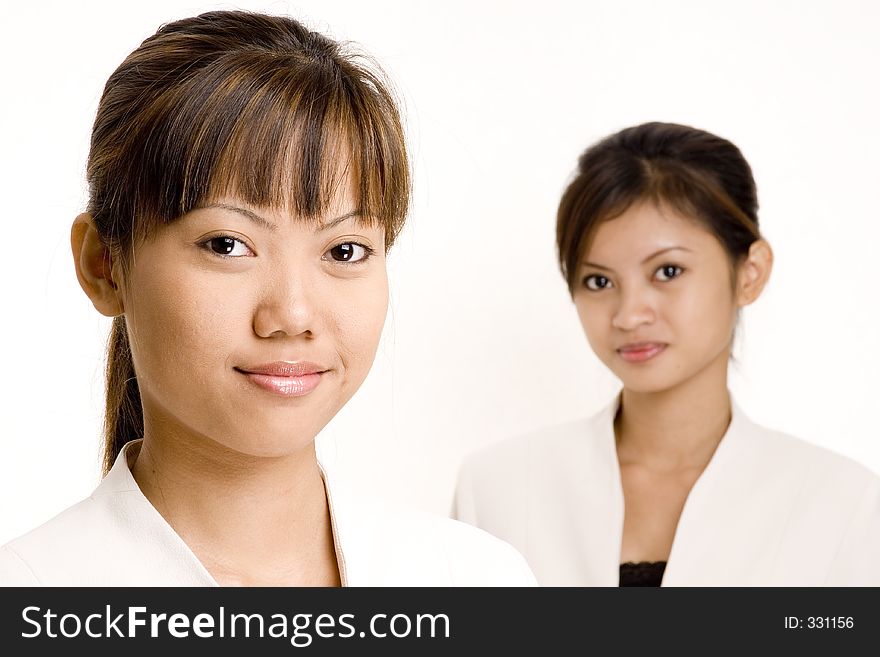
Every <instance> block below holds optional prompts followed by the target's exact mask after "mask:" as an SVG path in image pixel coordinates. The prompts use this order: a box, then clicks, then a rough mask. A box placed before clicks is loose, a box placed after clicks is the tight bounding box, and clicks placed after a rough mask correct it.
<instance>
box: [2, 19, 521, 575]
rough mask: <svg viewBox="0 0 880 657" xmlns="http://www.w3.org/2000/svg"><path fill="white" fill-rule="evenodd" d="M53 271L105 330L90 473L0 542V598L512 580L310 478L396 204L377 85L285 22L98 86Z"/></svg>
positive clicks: (399, 171)
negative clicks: (66, 242)
mask: <svg viewBox="0 0 880 657" xmlns="http://www.w3.org/2000/svg"><path fill="white" fill-rule="evenodd" d="M87 175H88V182H89V188H90V200H89V205H88V211H87V212H86V213H84V214H81V215H80V216H78V217H77V218H76V220H75V221H74V224H73V228H72V231H71V245H72V249H73V257H74V262H75V265H76V272H77V276H78V279H79V282H80V285H81V286H82V288H83V290H84V291H85V293H86V294H87V295H88V296H89V298H90V299H91V301H92V303H93V304H94V306H95V308H96V309H97V310H98V311H99V312H101V313H102V314H104V315H106V316H110V317H113V318H114V320H113V327H112V332H111V336H110V343H109V350H108V361H107V403H106V418H105V450H104V471H105V474H106V476H105V478H104V479H103V481H102V482H101V484H100V485H99V486H98V488H97V489H96V490H95V492H94V493H93V494H92V495H91V496H90V497H89V498H88V499H86V500H83V501H82V502H80V503H79V504H77V505H76V506H73V507H71V508H70V509H68V510H67V511H64V512H63V513H61V514H60V515H59V516H57V517H56V518H54V519H52V520H50V521H49V522H48V523H46V524H44V525H43V526H41V527H39V528H37V529H36V530H34V531H32V532H30V533H29V534H27V535H25V536H23V537H21V538H18V539H16V540H14V541H12V542H10V543H9V544H7V545H6V546H4V547H3V548H2V549H0V583H3V584H20V585H38V584H39V585H53V586H59V585H61V586H67V585H94V586H132V585H144V586H156V585H172V586H173V585H202V586H205V585H218V584H220V585H260V586H267V585H284V586H290V585H316V586H338V585H508V584H510V585H518V584H528V583H529V582H530V581H533V580H532V578H531V574H530V573H529V571H528V568H527V566H526V565H525V563H524V561H523V560H522V558H521V557H520V556H519V555H518V554H516V552H515V551H514V550H513V549H512V548H510V547H509V546H507V545H505V544H503V543H502V542H501V541H498V540H497V539H494V538H492V537H490V536H488V535H487V534H485V533H484V532H478V531H475V530H474V529H473V528H470V527H467V526H465V525H463V524H461V523H452V522H449V521H448V520H445V519H442V518H432V517H430V516H422V515H418V514H402V515H399V514H395V513H392V512H390V511H386V510H384V509H380V508H377V507H376V506H375V505H370V504H369V503H368V502H366V501H364V500H361V499H360V496H358V498H357V499H355V496H354V495H353V494H352V493H351V492H346V491H345V490H344V488H343V487H342V486H341V485H340V483H339V482H336V481H333V480H332V479H331V478H328V476H327V473H325V472H324V471H323V469H322V468H321V465H320V464H319V462H318V460H317V457H316V454H315V447H314V439H315V436H316V434H317V433H318V432H319V431H320V430H321V428H322V427H324V425H325V424H326V423H327V422H328V421H329V420H330V419H331V418H332V417H333V416H334V415H335V414H336V413H337V411H339V409H340V408H341V407H342V406H343V405H344V404H345V403H346V402H347V401H348V400H349V399H350V398H351V396H352V395H353V394H354V393H355V391H356V390H357V389H358V387H359V386H360V385H361V383H362V382H363V380H364V378H365V377H366V375H367V373H368V371H369V369H370V366H371V364H372V362H373V358H374V355H375V352H376V349H377V346H378V342H379V337H380V333H381V330H382V325H383V323H384V320H385V315H386V310H387V304H388V289H387V278H386V264H385V254H386V252H387V250H388V249H389V248H390V247H391V245H392V243H393V242H394V239H395V237H396V236H397V234H398V232H399V231H400V229H401V227H402V224H403V221H404V218H405V215H406V211H407V207H408V202H409V170H408V163H407V155H406V149H405V144H404V140H403V132H402V129H401V124H400V119H399V116H398V111H397V108H396V106H395V103H394V101H393V98H392V96H391V95H390V93H389V91H388V90H387V87H386V83H385V82H384V80H383V78H382V77H381V76H380V75H379V74H378V73H377V72H375V71H373V70H372V69H371V68H370V67H369V66H368V63H367V62H366V61H365V60H364V59H363V58H361V57H358V56H356V55H354V54H352V53H350V52H348V51H347V50H346V48H344V47H343V46H341V45H340V44H338V43H336V42H334V41H332V40H330V39H328V38H326V37H324V36H322V35H319V34H316V33H314V32H310V31H308V30H307V29H305V28H304V27H303V26H302V25H300V24H299V23H297V22H296V21H293V20H291V19H287V18H282V17H274V16H265V15H260V14H251V13H244V12H211V13H207V14H203V15H201V16H198V17H195V18H190V19H184V20H179V21H176V22H173V23H170V24H168V25H165V26H163V27H162V28H160V29H159V31H158V32H157V33H156V34H155V35H154V36H152V37H150V38H148V39H147V40H146V41H144V43H143V44H142V45H141V46H140V47H139V48H137V49H136V50H135V51H134V52H133V53H132V54H131V55H130V56H129V57H128V58H127V59H126V60H125V61H124V62H123V63H122V65H121V66H120V67H119V68H118V69H117V70H116V72H115V73H114V74H113V75H112V76H111V77H110V79H109V81H108V82H107V85H106V87H105V90H104V95H103V97H102V99H101V102H100V106H99V109H98V113H97V117H96V120H95V126H94V130H93V134H92V143H91V151H90V155H89V161H88V169H87Z"/></svg>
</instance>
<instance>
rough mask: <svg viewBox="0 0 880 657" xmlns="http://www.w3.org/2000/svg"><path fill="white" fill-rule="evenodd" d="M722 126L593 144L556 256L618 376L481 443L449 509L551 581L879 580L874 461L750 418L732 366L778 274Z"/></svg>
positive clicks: (632, 131) (570, 191)
mask: <svg viewBox="0 0 880 657" xmlns="http://www.w3.org/2000/svg"><path fill="white" fill-rule="evenodd" d="M757 209H758V201H757V194H756V188H755V182H754V180H753V178H752V173H751V169H750V167H749V165H748V163H747V162H746V160H745V159H744V158H743V156H742V154H741V153H740V151H739V150H738V149H737V148H736V147H735V146H734V145H733V144H731V143H730V142H728V141H726V140H724V139H721V138H719V137H717V136H715V135H712V134H709V133H707V132H704V131H702V130H697V129H694V128H690V127H687V126H682V125H675V124H668V123H648V124H644V125H639V126H635V127H632V128H628V129H626V130H623V131H621V132H619V133H617V134H614V135H611V136H610V137H608V138H606V139H604V140H602V141H600V142H599V143H597V144H595V145H593V146H592V147H590V148H589V149H587V150H586V151H585V152H584V153H583V155H582V156H581V158H580V162H579V167H578V171H577V174H576V176H575V178H574V180H573V181H572V182H571V184H570V185H569V186H568V188H567V190H566V191H565V193H564V195H563V197H562V200H561V202H560V205H559V212H558V218H557V246H558V252H559V260H560V266H561V269H562V274H563V276H564V278H565V280H566V282H567V283H568V288H569V291H570V293H571V296H572V299H573V301H574V303H575V305H576V307H577V311H578V315H579V317H580V320H581V323H582V325H583V328H584V331H585V333H586V336H587V339H588V341H589V343H590V346H591V347H592V349H593V351H594V352H595V353H596V355H597V356H598V357H599V359H600V360H601V361H602V362H603V363H604V364H605V365H606V366H607V367H608V368H609V369H610V370H611V371H612V372H613V373H614V374H615V375H616V376H617V377H618V378H619V379H620V380H621V382H622V384H623V388H622V390H621V391H620V393H619V394H618V395H617V396H616V397H615V398H614V400H613V401H612V402H611V403H610V404H609V405H608V406H607V407H606V408H605V409H604V410H603V411H601V412H600V413H598V414H597V415H595V416H594V417H592V418H590V419H586V420H582V421H579V422H574V423H570V424H566V425H561V426H557V427H552V428H549V429H547V430H545V431H541V432H538V433H536V434H533V435H528V436H523V437H519V438H516V439H512V440H509V441H506V442H502V443H500V444H498V445H494V446H491V447H489V448H486V449H484V450H482V451H480V452H478V453H477V454H475V455H474V456H472V457H471V458H470V459H469V460H468V461H467V462H466V463H465V465H464V466H463V468H462V470H461V474H460V479H459V485H458V489H457V492H456V501H455V514H456V516H457V517H458V518H460V519H463V520H466V521H468V522H471V523H473V524H475V525H477V526H479V527H482V528H484V529H486V530H488V531H490V532H492V533H493V534H495V535H496V536H499V537H501V538H503V539H505V540H507V541H509V542H510V543H512V544H513V545H514V546H515V547H517V548H518V549H519V550H520V551H521V552H522V553H523V554H524V555H525V556H526V559H527V560H528V561H529V564H530V565H531V567H532V569H533V571H534V572H535V574H536V576H537V578H538V582H539V583H540V584H542V585H556V586H559V585H563V586H564V585H582V586H617V585H644V586H650V585H660V584H661V583H662V584H663V585H664V586H673V585H680V586H681V585H683V586H702V585H741V586H769V585H789V586H822V585H843V586H849V585H880V574H878V573H880V571H878V569H877V568H876V560H877V557H878V556H880V478H878V477H877V476H875V475H874V474H872V473H871V472H869V471H868V470H867V469H865V468H864V467H862V466H860V465H859V464H857V463H855V462H853V461H851V460H850V459H847V458H844V457H842V456H839V455H837V454H834V453H832V452H830V451H827V450H825V449H821V448H819V447H816V446H813V445H810V444H808V443H806V442H803V441H801V440H798V439H796V438H792V437H790V436H787V435H784V434H781V433H779V432H776V431H772V430H770V429H766V428H764V427H761V426H758V425H757V424H755V423H753V422H751V421H750V420H749V419H748V418H747V417H746V416H745V415H744V414H743V412H742V410H741V409H740V408H739V407H738V406H737V405H736V403H735V401H733V400H732V399H731V397H730V393H729V391H728V388H727V369H728V362H729V360H730V356H731V347H732V344H733V339H734V332H735V327H736V323H737V319H738V317H739V312H740V309H741V308H742V307H744V306H746V305H748V304H750V303H752V302H753V301H755V299H757V298H758V296H759V295H760V294H761V291H762V289H763V288H764V285H765V283H766V282H767V279H768V277H769V276H770V270H771V266H772V262H773V257H772V252H771V249H770V246H769V245H768V244H767V242H766V241H765V240H764V239H763V238H762V237H761V234H760V232H759V230H758V215H757Z"/></svg>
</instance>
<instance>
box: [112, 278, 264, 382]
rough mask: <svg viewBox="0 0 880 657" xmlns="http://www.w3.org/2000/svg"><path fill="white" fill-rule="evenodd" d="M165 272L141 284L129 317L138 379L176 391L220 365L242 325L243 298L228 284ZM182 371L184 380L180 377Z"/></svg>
mask: <svg viewBox="0 0 880 657" xmlns="http://www.w3.org/2000/svg"><path fill="white" fill-rule="evenodd" d="M166 271H167V273H166V275H164V276H160V275H152V276H148V277H147V276H145V277H141V278H140V279H139V280H138V281H137V288H136V291H135V293H134V294H133V295H132V303H131V304H130V305H129V306H128V307H127V313H126V315H127V319H128V321H129V330H130V332H131V334H132V338H133V342H136V344H133V345H132V349H133V351H134V352H136V353H135V365H136V367H138V368H139V371H138V378H139V379H143V380H144V382H145V383H148V382H150V381H162V383H161V384H160V385H163V386H173V385H174V384H173V382H174V381H189V382H191V381H192V380H194V379H195V380H202V379H204V378H206V377H207V376H208V374H207V373H208V371H209V369H211V368H213V367H214V366H215V365H216V364H217V363H218V362H219V363H221V364H222V362H223V360H224V358H225V357H226V355H227V354H229V353H230V349H229V348H228V344H229V343H230V342H231V340H232V339H233V337H234V336H235V335H236V329H237V325H240V324H241V318H239V317H238V314H237V310H236V306H237V305H241V304H236V300H237V299H240V298H241V296H242V294H241V293H240V291H238V290H236V288H235V286H234V285H229V284H228V283H227V284H224V285H223V286H222V287H221V286H219V285H217V284H216V281H210V280H206V278H201V277H199V276H198V275H192V274H190V275H186V273H185V272H176V271H175V270H166ZM212 283H213V284H212ZM245 326H247V324H245ZM181 371H184V372H185V373H186V375H185V376H183V377H180V376H178V373H179V372H181ZM148 384H149V383H148Z"/></svg>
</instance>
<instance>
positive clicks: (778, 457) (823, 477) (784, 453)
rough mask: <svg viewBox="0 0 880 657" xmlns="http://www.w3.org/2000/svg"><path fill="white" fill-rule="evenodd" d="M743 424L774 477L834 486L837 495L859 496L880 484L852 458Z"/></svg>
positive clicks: (807, 484) (753, 447)
mask: <svg viewBox="0 0 880 657" xmlns="http://www.w3.org/2000/svg"><path fill="white" fill-rule="evenodd" d="M744 425H745V429H744V434H745V437H746V442H747V447H748V450H749V451H750V452H752V453H753V454H754V455H755V456H757V457H759V458H760V459H761V460H762V461H763V462H764V463H765V466H766V467H767V468H770V469H772V471H773V472H774V473H775V478H776V480H777V481H786V480H787V481H796V482H799V483H800V485H801V486H804V487H809V488H811V489H812V490H814V491H817V490H818V491H823V492H828V491H831V490H833V491H834V492H835V496H837V497H839V496H841V495H849V496H856V497H861V495H862V494H864V493H865V492H866V491H869V490H873V489H875V488H876V487H877V486H878V485H880V477H878V476H877V475H876V474H875V473H874V472H872V471H871V470H870V469H868V468H867V467H865V466H864V465H862V464H861V463H859V462H857V461H855V460H854V459H851V458H849V457H847V456H844V455H842V454H839V453H837V452H835V451H833V450H830V449H827V448H825V447H820V446H819V445H815V444H813V443H810V442H808V441H806V440H803V439H801V438H797V437H795V436H792V435H790V434H787V433H785V432H782V431H777V430H775V429H769V428H767V427H764V426H761V425H759V424H756V423H754V422H751V421H748V420H745V421H744ZM804 492H805V493H806V492H807V491H804Z"/></svg>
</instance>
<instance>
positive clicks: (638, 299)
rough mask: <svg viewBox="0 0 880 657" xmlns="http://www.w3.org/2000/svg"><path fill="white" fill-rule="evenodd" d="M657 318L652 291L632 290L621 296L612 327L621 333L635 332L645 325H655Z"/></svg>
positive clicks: (612, 319)
mask: <svg viewBox="0 0 880 657" xmlns="http://www.w3.org/2000/svg"><path fill="white" fill-rule="evenodd" d="M656 317H657V314H656V311H655V308H654V299H653V298H652V295H651V291H650V290H649V289H644V288H641V287H638V288H630V289H629V290H628V291H626V292H624V293H622V294H621V295H620V301H619V304H618V306H617V308H616V310H615V312H614V315H613V317H612V318H611V325H612V326H613V327H614V328H616V329H620V330H621V331H633V330H635V329H637V328H638V327H639V326H641V325H643V324H651V323H653V322H654V320H655V319H656Z"/></svg>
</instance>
